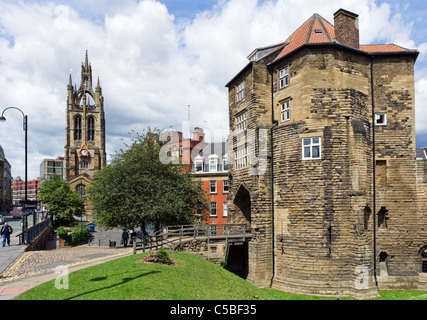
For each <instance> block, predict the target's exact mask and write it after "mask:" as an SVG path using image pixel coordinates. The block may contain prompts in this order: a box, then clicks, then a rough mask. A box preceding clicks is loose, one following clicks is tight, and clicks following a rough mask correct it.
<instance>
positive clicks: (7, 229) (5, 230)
mask: <svg viewBox="0 0 427 320" xmlns="http://www.w3.org/2000/svg"><path fill="white" fill-rule="evenodd" d="M0 233H1V235H2V236H3V247H4V246H5V244H6V241H7V245H8V246H10V235H11V234H12V233H13V229H12V227H11V226H9V224H8V223H7V222H6V223H5V224H4V226H3V227H2V228H1V232H0Z"/></svg>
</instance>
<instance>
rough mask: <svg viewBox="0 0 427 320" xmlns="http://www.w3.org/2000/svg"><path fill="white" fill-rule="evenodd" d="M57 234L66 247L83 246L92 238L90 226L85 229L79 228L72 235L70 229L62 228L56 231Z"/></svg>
mask: <svg viewBox="0 0 427 320" xmlns="http://www.w3.org/2000/svg"><path fill="white" fill-rule="evenodd" d="M56 234H57V235H58V237H59V238H60V239H63V240H64V244H65V245H66V246H72V245H77V244H81V243H83V242H86V241H87V240H89V239H90V237H91V236H92V235H91V233H90V229H89V227H88V226H85V227H84V228H77V229H76V230H74V231H73V232H72V233H70V230H69V229H66V228H64V227H62V226H61V227H58V228H57V229H56Z"/></svg>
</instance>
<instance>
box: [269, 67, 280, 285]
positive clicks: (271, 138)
mask: <svg viewBox="0 0 427 320" xmlns="http://www.w3.org/2000/svg"><path fill="white" fill-rule="evenodd" d="M267 68H268V71H269V72H270V81H271V123H272V124H273V125H272V127H271V128H270V172H271V233H272V269H273V270H272V271H273V272H272V275H271V280H270V287H272V286H273V280H274V276H275V269H276V268H275V265H276V263H275V260H276V254H275V250H274V247H275V237H274V234H275V230H274V169H273V129H274V127H275V126H277V124H278V121H277V120H275V119H274V82H273V70H272V69H271V67H270V66H267Z"/></svg>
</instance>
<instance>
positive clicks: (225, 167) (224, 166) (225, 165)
mask: <svg viewBox="0 0 427 320" xmlns="http://www.w3.org/2000/svg"><path fill="white" fill-rule="evenodd" d="M222 170H223V171H228V156H227V155H225V156H224V157H222Z"/></svg>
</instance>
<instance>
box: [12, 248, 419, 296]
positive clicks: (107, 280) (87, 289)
mask: <svg viewBox="0 0 427 320" xmlns="http://www.w3.org/2000/svg"><path fill="white" fill-rule="evenodd" d="M142 257H143V254H137V255H131V256H127V257H124V258H120V259H116V260H113V261H109V262H106V263H103V264H99V265H96V266H93V267H89V268H86V269H82V270H78V271H75V272H73V273H71V274H69V278H68V289H57V288H56V287H55V280H52V281H49V282H46V283H44V284H42V285H40V286H38V287H36V288H33V289H31V290H29V291H27V292H25V293H24V294H22V295H21V296H19V297H18V298H17V300H320V299H322V300H324V299H325V298H321V297H311V296H304V295H294V294H288V293H284V292H281V291H276V290H271V289H260V288H257V287H255V286H253V285H252V284H250V283H248V282H247V281H245V280H244V279H241V278H239V277H237V276H236V275H234V274H232V273H230V272H228V271H227V270H225V269H223V268H221V267H219V266H217V265H215V264H213V263H211V262H208V261H206V260H204V259H201V258H199V257H197V256H194V255H191V254H186V253H175V254H172V255H171V257H172V259H173V260H174V262H175V265H171V266H168V265H160V264H154V263H141V262H138V261H140V260H141V259H142ZM383 294H384V295H385V298H389V299H405V300H406V299H412V298H424V297H425V296H426V292H413V293H412V292H408V291H405V292H396V293H390V292H385V293H383ZM423 295H424V296H423ZM331 299H335V298H331Z"/></svg>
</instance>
